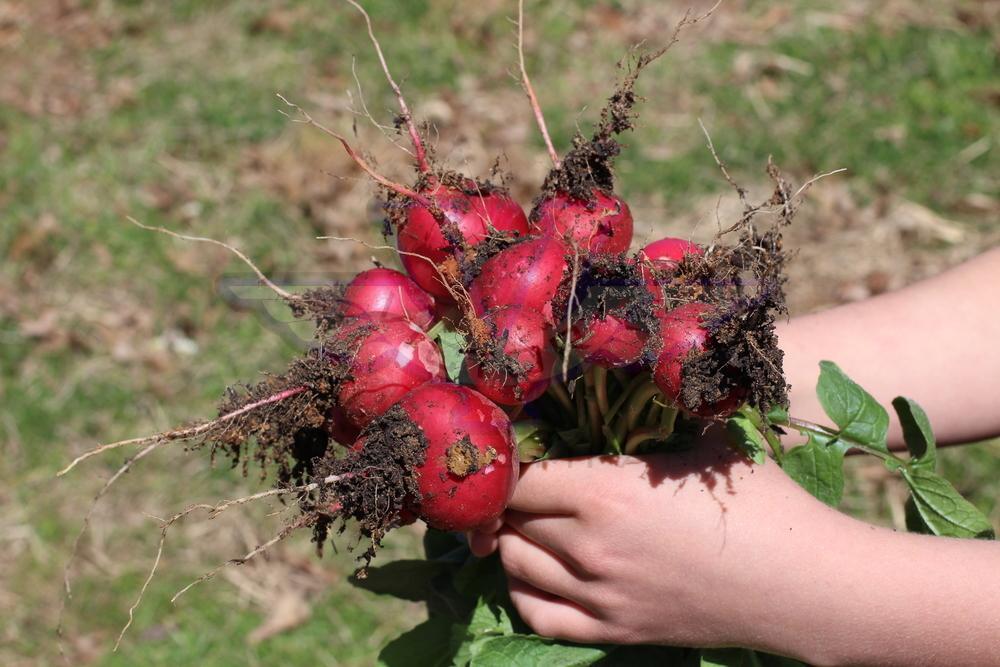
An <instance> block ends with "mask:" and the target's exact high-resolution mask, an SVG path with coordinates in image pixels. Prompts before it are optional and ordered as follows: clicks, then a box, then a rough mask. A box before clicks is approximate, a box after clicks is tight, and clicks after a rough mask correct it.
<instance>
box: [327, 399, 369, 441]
mask: <svg viewBox="0 0 1000 667" xmlns="http://www.w3.org/2000/svg"><path fill="white" fill-rule="evenodd" d="M324 426H325V427H326V431H327V433H329V434H330V437H331V438H333V439H334V440H336V441H337V442H338V443H340V444H341V445H344V446H345V447H346V446H347V445H350V444H351V443H352V442H354V441H355V440H357V438H358V434H359V433H360V432H361V431H360V429H358V428H357V427H356V426H354V425H353V424H352V423H351V422H350V421H348V419H347V415H346V414H345V413H344V410H343V409H342V408H341V407H340V406H339V405H333V406H331V407H330V409H329V410H327V413H326V423H325V424H324Z"/></svg>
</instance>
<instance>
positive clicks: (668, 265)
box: [639, 237, 705, 305]
mask: <svg viewBox="0 0 1000 667" xmlns="http://www.w3.org/2000/svg"><path fill="white" fill-rule="evenodd" d="M704 254H705V249H704V248H702V247H701V246H700V245H698V244H696V243H691V242H690V241H685V240H684V239H678V238H672V237H667V238H665V239H660V240H659V241H653V242H652V243H650V244H649V245H647V246H646V247H645V248H643V249H642V250H640V251H639V271H640V273H641V274H642V279H643V280H644V281H645V283H646V289H647V290H648V291H649V293H650V294H652V295H653V301H654V303H655V304H656V305H662V304H663V291H662V290H661V289H660V286H659V285H658V284H657V277H656V276H654V275H653V271H652V269H655V270H657V271H659V272H661V273H669V272H672V271H674V270H675V269H676V268H677V264H679V263H680V261H681V260H682V259H684V257H685V256H686V255H704Z"/></svg>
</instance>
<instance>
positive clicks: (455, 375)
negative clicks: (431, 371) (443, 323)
mask: <svg viewBox="0 0 1000 667" xmlns="http://www.w3.org/2000/svg"><path fill="white" fill-rule="evenodd" d="M437 337H438V340H439V341H441V354H443V355H444V368H445V370H446V371H447V372H448V379H449V380H451V381H452V382H456V381H458V379H459V376H460V375H461V374H462V363H463V362H464V361H465V348H466V345H465V336H463V335H462V334H461V332H459V331H454V330H452V329H441V331H439V332H438V336H437Z"/></svg>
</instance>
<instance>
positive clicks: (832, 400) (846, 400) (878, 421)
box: [816, 361, 889, 453]
mask: <svg viewBox="0 0 1000 667" xmlns="http://www.w3.org/2000/svg"><path fill="white" fill-rule="evenodd" d="M819 367H820V372H819V382H818V383H817V385H816V395H817V396H818V397H819V402H820V404H822V406H823V410H824V411H826V414H827V415H828V416H829V417H830V419H832V420H833V423H834V424H836V425H837V427H838V428H839V429H840V433H841V434H842V435H843V436H845V437H847V438H850V439H852V440H856V441H858V442H860V443H863V444H865V445H868V446H869V447H873V448H875V449H878V450H881V451H883V452H886V453H888V451H889V448H888V446H887V445H886V435H887V433H888V432H889V413H888V412H886V411H885V408H883V407H882V406H881V405H879V404H878V402H877V401H876V400H875V399H874V398H872V395H871V394H869V393H868V392H867V391H865V390H864V389H862V388H861V387H860V386H858V384H857V383H856V382H854V381H853V380H852V379H851V378H849V377H847V375H845V374H844V371H842V370H840V368H839V367H838V366H837V364H835V363H833V362H832V361H821V362H819Z"/></svg>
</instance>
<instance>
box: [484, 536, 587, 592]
mask: <svg viewBox="0 0 1000 667" xmlns="http://www.w3.org/2000/svg"><path fill="white" fill-rule="evenodd" d="M498 544H499V548H500V560H501V561H502V562H503V567H504V570H505V571H506V572H507V574H508V576H511V577H513V578H515V579H519V580H521V581H523V582H525V583H527V584H529V585H531V586H532V587H534V588H537V589H539V590H543V591H545V592H546V593H551V594H553V595H556V596H558V597H561V598H566V599H568V600H572V601H574V602H577V603H581V604H585V603H586V601H587V595H586V593H587V590H588V587H587V585H586V581H584V580H583V579H582V577H580V575H578V574H577V573H576V572H575V571H574V570H573V568H572V567H571V566H570V565H568V564H567V563H566V561H564V560H563V559H561V558H559V557H558V556H557V555H555V554H553V553H552V552H551V551H549V550H548V549H546V548H545V547H544V546H541V545H539V544H536V543H534V542H532V541H531V540H529V539H528V538H526V537H524V536H523V535H521V534H520V533H518V532H517V531H516V530H511V529H510V528H506V527H505V528H504V529H503V530H501V531H500V535H499V538H498Z"/></svg>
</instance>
